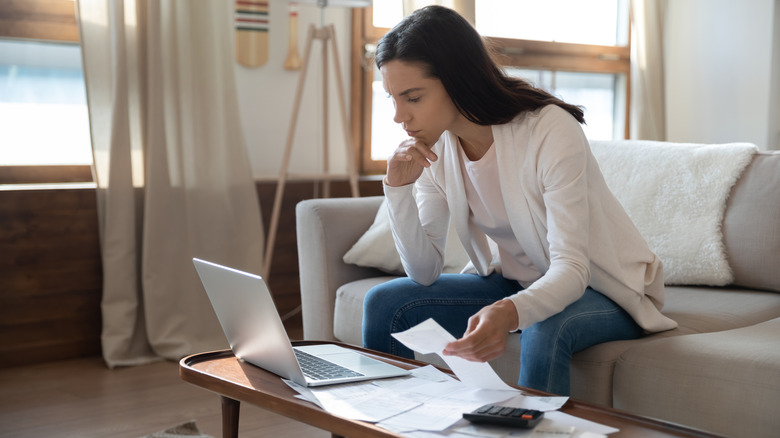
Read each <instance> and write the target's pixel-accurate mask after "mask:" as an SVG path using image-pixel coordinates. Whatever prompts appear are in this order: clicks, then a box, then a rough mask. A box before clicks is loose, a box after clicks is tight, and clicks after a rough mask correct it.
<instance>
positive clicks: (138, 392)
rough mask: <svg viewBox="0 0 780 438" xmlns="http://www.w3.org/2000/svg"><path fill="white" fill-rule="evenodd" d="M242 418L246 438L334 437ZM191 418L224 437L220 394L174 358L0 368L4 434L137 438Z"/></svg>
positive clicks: (266, 417) (270, 417)
mask: <svg viewBox="0 0 780 438" xmlns="http://www.w3.org/2000/svg"><path fill="white" fill-rule="evenodd" d="M291 337H293V338H294V339H297V338H299V337H298V336H293V334H292V333H291ZM240 418H241V421H240V436H241V437H261V436H263V437H277V436H279V437H282V436H289V437H303V438H308V437H311V438H315V437H316V438H329V437H330V434H329V433H327V432H325V431H322V430H319V429H315V428H313V427H310V426H307V425H304V424H301V423H297V422H295V421H292V420H289V419H287V418H285V417H282V416H279V415H276V414H272V413H268V412H266V411H263V410H261V409H259V408H256V407H254V406H251V405H248V404H242V405H241V417H240ZM188 420H195V421H196V423H197V425H198V428H199V429H200V430H201V432H202V433H204V434H207V435H211V436H213V437H215V438H217V437H220V436H222V426H221V407H220V401H219V396H217V395H216V394H214V393H211V392H209V391H206V390H204V389H201V388H198V387H195V386H192V385H190V384H188V383H185V382H183V381H182V380H181V379H180V378H179V375H178V364H177V363H175V362H168V361H164V362H157V363H154V364H150V365H141V366H136V367H127V368H119V369H114V370H109V369H108V368H107V367H106V366H105V363H104V362H103V360H102V358H100V357H92V358H87V359H75V360H67V361H61V362H50V363H45V364H39V365H30V366H24V367H17V368H7V369H0V436H2V437H3V438H11V437H18V438H28V437H30V438H31V437H36V438H39V437H74V438H75V437H79V438H91V437H101V438H114V437H115V438H124V437H127V438H134V437H142V436H145V435H147V434H150V433H154V432H159V431H161V430H165V429H167V428H169V427H172V426H174V425H177V424H180V423H183V422H186V421H188Z"/></svg>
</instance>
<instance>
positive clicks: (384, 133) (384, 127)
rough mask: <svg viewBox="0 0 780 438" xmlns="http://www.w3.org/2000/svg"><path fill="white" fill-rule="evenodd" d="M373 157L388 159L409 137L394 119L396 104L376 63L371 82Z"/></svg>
mask: <svg viewBox="0 0 780 438" xmlns="http://www.w3.org/2000/svg"><path fill="white" fill-rule="evenodd" d="M371 91H372V94H371V101H372V102H373V106H372V108H371V138H372V144H371V159H372V160H386V159H387V157H388V156H390V154H391V153H392V152H393V151H394V150H395V148H396V147H397V146H398V144H399V143H401V142H402V141H403V140H405V139H407V138H409V136H408V135H407V134H406V132H405V131H404V130H403V128H402V127H401V125H400V124H398V123H395V122H394V121H393V117H394V116H395V106H394V105H393V99H391V98H390V96H388V95H387V91H385V88H384V86H382V75H381V74H380V73H379V69H378V68H376V65H374V81H373V82H372V83H371Z"/></svg>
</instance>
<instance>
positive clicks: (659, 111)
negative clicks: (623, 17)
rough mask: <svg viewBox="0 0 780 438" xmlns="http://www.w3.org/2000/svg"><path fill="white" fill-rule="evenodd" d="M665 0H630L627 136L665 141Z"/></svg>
mask: <svg viewBox="0 0 780 438" xmlns="http://www.w3.org/2000/svg"><path fill="white" fill-rule="evenodd" d="M665 15H666V0H631V132H630V135H631V138H632V139H639V140H658V141H662V140H666V109H665V107H666V98H665V92H666V91H665V85H664V50H663V42H664V39H663V30H664V19H665Z"/></svg>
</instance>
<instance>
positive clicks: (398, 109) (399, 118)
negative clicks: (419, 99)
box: [393, 105, 409, 123]
mask: <svg viewBox="0 0 780 438" xmlns="http://www.w3.org/2000/svg"><path fill="white" fill-rule="evenodd" d="M407 120H409V113H408V112H406V111H404V110H403V106H402V105H395V116H394V117H393V121H394V122H395V123H403V122H405V121H407Z"/></svg>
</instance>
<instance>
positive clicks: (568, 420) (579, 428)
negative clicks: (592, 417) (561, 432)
mask: <svg viewBox="0 0 780 438" xmlns="http://www.w3.org/2000/svg"><path fill="white" fill-rule="evenodd" d="M544 418H545V419H550V420H552V421H554V422H555V423H557V424H561V425H567V426H574V429H575V432H574V435H573V436H575V437H579V436H591V437H592V436H594V435H583V434H597V435H609V434H611V433H615V432H618V431H619V430H620V429H615V428H614V427H610V426H605V425H603V424H599V423H595V422H593V421H589V420H586V419H584V418H580V417H575V416H574V415H569V414H565V413H563V412H560V411H554V412H545V414H544Z"/></svg>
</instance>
